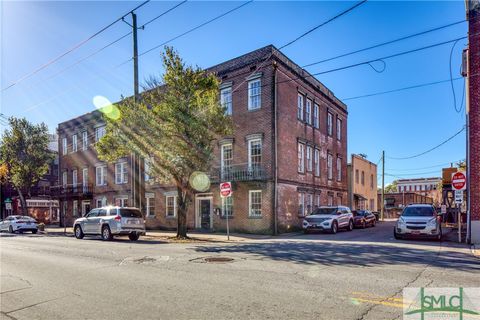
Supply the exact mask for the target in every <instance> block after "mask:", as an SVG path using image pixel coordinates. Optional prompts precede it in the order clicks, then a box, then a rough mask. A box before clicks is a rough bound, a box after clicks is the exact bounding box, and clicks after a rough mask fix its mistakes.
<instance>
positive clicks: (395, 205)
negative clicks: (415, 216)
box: [377, 192, 433, 218]
mask: <svg viewBox="0 0 480 320" xmlns="http://www.w3.org/2000/svg"><path fill="white" fill-rule="evenodd" d="M412 203H427V204H433V199H432V198H431V197H429V196H426V195H424V194H421V193H417V192H394V193H385V218H397V217H398V215H399V214H400V213H401V212H402V210H403V208H404V207H405V206H407V205H409V204H412ZM377 206H378V208H381V206H382V194H381V193H378V204H377Z"/></svg>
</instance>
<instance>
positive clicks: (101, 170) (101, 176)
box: [95, 165, 107, 186]
mask: <svg viewBox="0 0 480 320" xmlns="http://www.w3.org/2000/svg"><path fill="white" fill-rule="evenodd" d="M106 176H107V166H105V165H103V166H98V167H96V168H95V177H96V178H95V182H96V183H95V184H96V185H97V186H105V185H107V181H106Z"/></svg>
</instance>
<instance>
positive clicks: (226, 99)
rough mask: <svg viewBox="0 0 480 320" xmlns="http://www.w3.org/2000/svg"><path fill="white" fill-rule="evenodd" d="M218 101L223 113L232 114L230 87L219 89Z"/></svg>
mask: <svg viewBox="0 0 480 320" xmlns="http://www.w3.org/2000/svg"><path fill="white" fill-rule="evenodd" d="M220 103H221V105H222V107H224V108H225V113H226V114H228V115H231V114H232V87H228V88H224V89H222V90H220Z"/></svg>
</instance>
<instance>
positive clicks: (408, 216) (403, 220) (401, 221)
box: [393, 204, 442, 241]
mask: <svg viewBox="0 0 480 320" xmlns="http://www.w3.org/2000/svg"><path fill="white" fill-rule="evenodd" d="M393 235H394V236H395V239H401V238H404V237H418V238H432V239H436V240H439V241H440V240H442V225H441V219H440V216H439V215H438V214H437V211H436V210H435V208H434V207H433V206H432V205H430V204H411V205H408V206H406V207H405V208H404V209H403V211H402V215H401V216H400V218H398V221H397V224H396V226H395V227H394V229H393Z"/></svg>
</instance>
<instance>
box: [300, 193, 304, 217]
mask: <svg viewBox="0 0 480 320" xmlns="http://www.w3.org/2000/svg"><path fill="white" fill-rule="evenodd" d="M298 215H299V216H300V217H304V216H305V193H304V192H299V193H298Z"/></svg>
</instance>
